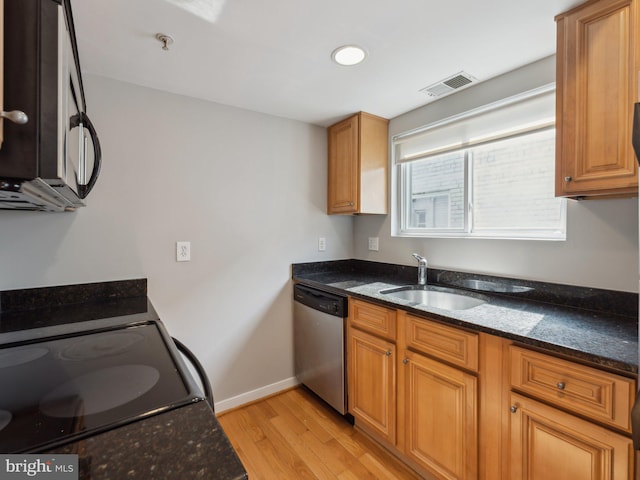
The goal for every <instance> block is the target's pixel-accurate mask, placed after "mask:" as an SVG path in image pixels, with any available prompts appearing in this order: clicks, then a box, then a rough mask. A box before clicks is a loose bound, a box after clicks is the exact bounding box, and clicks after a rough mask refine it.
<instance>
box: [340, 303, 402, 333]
mask: <svg viewBox="0 0 640 480" xmlns="http://www.w3.org/2000/svg"><path fill="white" fill-rule="evenodd" d="M349 321H350V322H351V325H352V326H354V327H356V328H359V329H360V330H365V331H367V332H370V333H374V334H376V335H381V336H382V337H384V338H386V339H388V340H395V339H396V311H395V310H391V309H389V308H384V307H380V306H378V305H373V304H371V303H367V302H361V301H360V300H354V299H350V301H349Z"/></svg>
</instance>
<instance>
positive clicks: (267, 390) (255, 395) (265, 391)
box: [214, 377, 300, 413]
mask: <svg viewBox="0 0 640 480" xmlns="http://www.w3.org/2000/svg"><path fill="white" fill-rule="evenodd" d="M296 385H300V382H299V381H298V379H297V378H296V377H291V378H287V379H285V380H281V381H279V382H276V383H272V384H271V385H266V386H264V387H260V388H256V389H255V390H251V391H250V392H246V393H242V394H240V395H236V396H235V397H231V398H227V399H226V400H221V401H220V402H215V407H214V408H215V412H216V413H222V412H224V411H225V410H231V409H232V408H236V407H240V406H242V405H244V404H246V403H250V402H254V401H256V400H260V399H261V398H264V397H268V396H269V395H273V394H274V393H278V392H281V391H282V390H286V389H288V388H291V387H295V386H296Z"/></svg>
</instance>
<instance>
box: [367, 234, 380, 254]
mask: <svg viewBox="0 0 640 480" xmlns="http://www.w3.org/2000/svg"><path fill="white" fill-rule="evenodd" d="M378 246H379V244H378V237H369V250H373V251H374V252H377V251H378V250H379V248H378Z"/></svg>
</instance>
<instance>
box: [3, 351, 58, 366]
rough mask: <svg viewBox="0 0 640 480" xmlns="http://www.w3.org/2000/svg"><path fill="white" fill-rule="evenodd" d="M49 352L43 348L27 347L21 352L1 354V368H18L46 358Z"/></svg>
mask: <svg viewBox="0 0 640 480" xmlns="http://www.w3.org/2000/svg"><path fill="white" fill-rule="evenodd" d="M47 353H49V350H48V349H46V348H43V347H26V348H23V349H20V350H14V351H9V352H5V353H0V368H8V367H17V366H18V365H22V364H24V363H29V362H33V361H34V360H37V359H39V358H40V357H44V356H45V355H46V354H47Z"/></svg>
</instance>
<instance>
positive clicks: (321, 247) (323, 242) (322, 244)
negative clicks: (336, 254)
mask: <svg viewBox="0 0 640 480" xmlns="http://www.w3.org/2000/svg"><path fill="white" fill-rule="evenodd" d="M326 249H327V239H326V238H324V237H318V251H319V252H324V251H325V250H326Z"/></svg>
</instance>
